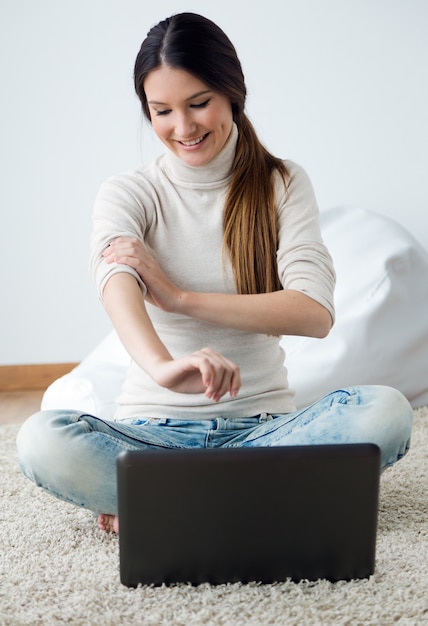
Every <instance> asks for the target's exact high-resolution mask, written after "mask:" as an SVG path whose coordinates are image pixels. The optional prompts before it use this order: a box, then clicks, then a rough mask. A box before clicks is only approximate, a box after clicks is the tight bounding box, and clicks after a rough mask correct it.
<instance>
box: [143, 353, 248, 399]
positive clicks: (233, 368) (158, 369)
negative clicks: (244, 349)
mask: <svg viewBox="0 0 428 626" xmlns="http://www.w3.org/2000/svg"><path fill="white" fill-rule="evenodd" d="M149 373H150V375H151V376H152V378H153V379H154V380H155V381H156V382H157V383H158V384H159V385H161V386H162V387H166V388H167V389H170V390H171V391H176V392H178V393H191V394H193V393H204V394H205V396H206V397H207V398H209V399H210V400H213V401H214V402H218V401H219V400H220V399H221V398H222V397H223V396H224V395H225V394H226V393H229V394H230V396H231V397H232V398H235V397H236V396H237V394H238V392H239V389H240V387H241V374H240V370H239V367H238V366H237V365H235V363H232V361H229V359H226V357H224V356H223V355H222V354H220V353H219V352H215V351H214V350H211V348H203V349H202V350H198V351H196V352H193V353H192V354H189V355H188V356H185V357H182V358H180V359H175V360H167V361H161V362H159V363H158V364H156V365H154V364H152V366H151V367H150V372H149Z"/></svg>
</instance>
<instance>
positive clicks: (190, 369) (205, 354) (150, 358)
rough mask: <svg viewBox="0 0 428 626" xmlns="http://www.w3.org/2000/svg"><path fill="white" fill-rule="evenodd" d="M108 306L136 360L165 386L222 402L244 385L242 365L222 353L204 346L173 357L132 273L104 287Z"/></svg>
mask: <svg viewBox="0 0 428 626" xmlns="http://www.w3.org/2000/svg"><path fill="white" fill-rule="evenodd" d="M103 300H104V306H105V309H106V311H107V313H108V314H109V316H110V318H111V320H112V322H113V325H114V327H115V329H116V331H117V333H118V335H119V337H120V339H121V341H122V343H123V344H124V346H125V348H126V349H127V351H128V352H129V354H130V356H131V357H132V358H133V359H134V361H135V362H136V363H137V364H138V365H139V366H140V367H141V368H142V369H144V370H145V371H146V372H147V373H148V374H149V376H151V377H152V378H153V380H154V381H155V382H156V383H158V384H159V385H160V386H162V387H166V388H168V389H170V390H172V391H176V392H179V393H204V394H205V395H206V396H207V397H208V398H210V399H211V400H213V401H215V402H218V401H219V400H220V399H221V398H222V396H223V395H225V394H226V393H227V392H229V393H230V395H231V396H232V397H236V395H237V393H238V391H239V388H240V386H241V379H240V372H239V368H238V366H236V365H235V364H234V363H232V362H231V361H229V360H228V359H226V358H225V357H223V356H222V355H221V354H219V353H217V352H215V351H213V350H211V349H210V348H203V349H201V350H198V351H197V352H194V353H193V354H190V355H188V356H185V357H183V358H181V359H173V358H172V356H171V355H170V353H169V352H168V350H167V349H166V347H165V345H164V344H163V343H162V341H161V340H160V338H159V336H158V335H157V333H156V331H155V329H154V327H153V325H152V323H151V320H150V318H149V316H148V314H147V311H146V306H145V303H144V296H143V294H142V291H141V288H140V286H139V284H138V282H137V280H136V279H135V278H134V277H133V276H132V275H131V274H128V273H122V272H119V273H117V274H113V276H111V278H110V279H109V280H108V282H107V283H106V285H105V287H104V292H103Z"/></svg>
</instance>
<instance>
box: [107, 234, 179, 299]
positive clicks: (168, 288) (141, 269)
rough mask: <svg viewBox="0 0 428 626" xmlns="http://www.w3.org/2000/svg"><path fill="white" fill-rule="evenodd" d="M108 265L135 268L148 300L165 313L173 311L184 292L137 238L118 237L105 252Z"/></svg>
mask: <svg viewBox="0 0 428 626" xmlns="http://www.w3.org/2000/svg"><path fill="white" fill-rule="evenodd" d="M103 257H104V260H105V261H106V263H120V264H122V265H129V266H130V267H133V268H134V269H135V270H136V271H137V272H138V274H139V275H140V277H141V280H142V281H143V282H144V284H145V286H146V288H147V294H146V300H147V301H148V302H150V304H153V305H155V306H157V307H159V308H160V309H162V310H163V311H173V310H174V305H175V304H176V303H177V301H178V300H179V299H180V297H181V295H182V291H181V290H180V289H179V288H178V287H177V286H176V285H174V283H172V282H171V281H170V280H169V278H168V277H167V276H166V274H165V273H164V271H163V270H162V269H161V268H160V267H159V265H158V263H157V262H156V261H155V260H154V258H153V257H152V255H151V254H150V253H149V252H148V251H147V249H146V247H145V246H144V244H143V243H142V242H141V241H140V240H139V239H137V238H136V237H118V238H117V239H114V240H113V241H112V242H110V244H109V246H108V247H107V248H106V249H105V251H104V252H103Z"/></svg>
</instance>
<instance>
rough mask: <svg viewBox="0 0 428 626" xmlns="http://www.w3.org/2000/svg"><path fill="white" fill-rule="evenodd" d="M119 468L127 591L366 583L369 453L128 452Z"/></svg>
mask: <svg viewBox="0 0 428 626" xmlns="http://www.w3.org/2000/svg"><path fill="white" fill-rule="evenodd" d="M117 468H118V497H119V525H120V537H119V544H120V576H121V581H122V583H123V584H125V585H128V586H136V585H138V584H139V583H142V584H162V583H165V584H171V583H175V582H191V583H193V584H199V583H202V582H210V583H213V584H219V583H226V582H235V581H242V582H248V581H260V582H274V581H282V580H286V579H288V578H291V579H293V580H300V579H309V580H315V579H318V578H327V579H329V580H333V581H334V580H341V579H345V580H349V579H353V578H364V577H368V576H370V575H371V574H372V573H373V571H374V561H375V544H376V526H377V509H378V490H379V473H380V472H379V448H378V447H377V446H375V445H372V444H346V445H333V446H331V445H324V446H291V447H274V448H220V449H218V448H216V449H195V450H189V449H180V450H162V451H141V452H135V451H129V452H125V453H123V454H122V455H121V456H120V457H119V459H118V464H117Z"/></svg>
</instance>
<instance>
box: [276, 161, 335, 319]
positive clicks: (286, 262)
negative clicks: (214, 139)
mask: <svg viewBox="0 0 428 626" xmlns="http://www.w3.org/2000/svg"><path fill="white" fill-rule="evenodd" d="M285 165H286V167H287V170H288V172H289V175H290V179H289V182H288V185H287V187H286V188H285V186H284V184H283V182H282V180H279V179H280V177H278V183H277V202H278V219H279V241H278V251H277V262H278V272H279V278H280V281H281V284H282V286H283V288H284V289H295V290H296V291H300V292H302V293H304V294H306V295H307V296H309V297H310V298H312V299H313V300H316V301H317V302H319V303H320V304H322V305H323V306H324V307H325V308H326V309H327V310H328V311H329V313H330V315H331V317H332V320H333V321H334V316H335V313H334V287H335V282H336V275H335V271H334V267H333V261H332V258H331V256H330V253H329V252H328V250H327V248H326V246H325V245H324V242H323V240H322V236H321V230H320V225H319V210H318V205H317V201H316V198H315V193H314V190H313V187H312V183H311V181H310V179H309V177H308V175H307V174H306V172H305V171H304V169H303V168H301V167H300V166H298V165H296V164H295V163H293V162H291V161H286V162H285Z"/></svg>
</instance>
